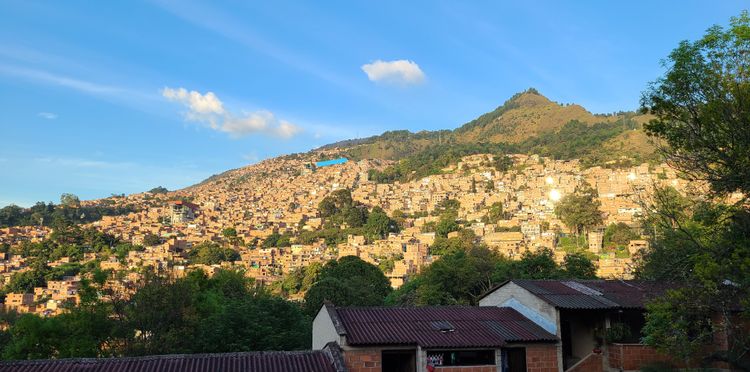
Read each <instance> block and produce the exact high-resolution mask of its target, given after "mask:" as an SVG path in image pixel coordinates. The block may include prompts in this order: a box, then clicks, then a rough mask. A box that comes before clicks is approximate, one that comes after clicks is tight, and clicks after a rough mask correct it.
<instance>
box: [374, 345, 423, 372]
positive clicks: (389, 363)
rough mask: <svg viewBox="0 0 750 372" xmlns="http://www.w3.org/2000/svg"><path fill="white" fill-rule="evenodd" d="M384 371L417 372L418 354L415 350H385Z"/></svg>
mask: <svg viewBox="0 0 750 372" xmlns="http://www.w3.org/2000/svg"><path fill="white" fill-rule="evenodd" d="M381 357H382V363H383V368H382V370H383V371H393V372H416V370H417V354H416V351H414V350H384V351H383V354H382V356H381Z"/></svg>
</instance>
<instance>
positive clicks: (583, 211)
mask: <svg viewBox="0 0 750 372" xmlns="http://www.w3.org/2000/svg"><path fill="white" fill-rule="evenodd" d="M597 196H598V195H597V192H596V190H594V189H593V188H592V187H591V185H589V184H587V183H583V184H581V185H579V186H578V187H576V190H575V192H574V193H572V194H568V195H565V196H563V197H562V199H560V201H559V202H558V203H557V205H555V214H556V215H557V216H558V218H560V220H562V222H563V223H564V224H565V225H566V226H568V228H570V229H571V230H572V231H573V232H574V233H575V234H576V235H580V234H581V233H585V232H587V231H588V229H590V228H592V227H595V226H597V225H600V224H601V223H602V212H601V211H600V210H599V207H601V202H600V201H599V200H597V199H596V198H597ZM576 241H577V240H576Z"/></svg>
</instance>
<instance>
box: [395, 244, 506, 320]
mask: <svg viewBox="0 0 750 372" xmlns="http://www.w3.org/2000/svg"><path fill="white" fill-rule="evenodd" d="M498 260H499V257H498V255H497V253H495V252H494V251H492V250H491V249H489V248H487V247H486V246H484V245H480V244H478V243H476V242H471V241H470V242H469V243H468V244H467V246H465V247H463V248H459V247H457V249H452V250H450V251H447V252H446V253H445V254H444V255H442V256H441V257H440V259H438V260H436V261H435V262H433V263H432V264H431V265H430V266H429V267H427V268H426V269H424V271H423V272H422V273H420V274H419V275H417V277H415V278H413V279H411V280H410V281H409V282H407V283H406V284H404V285H403V286H401V287H400V288H399V289H397V290H396V291H394V292H393V293H392V294H391V295H389V297H388V299H387V303H388V304H391V305H402V306H403V305H408V306H423V305H454V304H465V305H472V304H476V302H477V299H478V298H479V296H481V295H482V294H484V293H485V292H486V291H487V290H489V289H490V288H492V285H493V284H494V282H493V281H492V274H493V272H494V267H495V265H496V263H497V262H498Z"/></svg>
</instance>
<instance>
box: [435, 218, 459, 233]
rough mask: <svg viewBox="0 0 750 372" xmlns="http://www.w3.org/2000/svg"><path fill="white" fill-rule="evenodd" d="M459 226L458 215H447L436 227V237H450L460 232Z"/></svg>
mask: <svg viewBox="0 0 750 372" xmlns="http://www.w3.org/2000/svg"><path fill="white" fill-rule="evenodd" d="M458 229H459V226H458V223H456V215H455V214H453V213H445V214H443V215H442V216H441V217H440V220H439V221H438V223H437V225H435V235H436V236H438V237H441V238H446V237H448V234H450V233H452V232H454V231H458Z"/></svg>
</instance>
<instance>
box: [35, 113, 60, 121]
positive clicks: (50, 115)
mask: <svg viewBox="0 0 750 372" xmlns="http://www.w3.org/2000/svg"><path fill="white" fill-rule="evenodd" d="M36 116H39V117H40V118H42V119H47V120H55V119H57V114H55V113H52V112H40V113H38V114H36Z"/></svg>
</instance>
